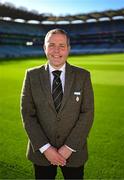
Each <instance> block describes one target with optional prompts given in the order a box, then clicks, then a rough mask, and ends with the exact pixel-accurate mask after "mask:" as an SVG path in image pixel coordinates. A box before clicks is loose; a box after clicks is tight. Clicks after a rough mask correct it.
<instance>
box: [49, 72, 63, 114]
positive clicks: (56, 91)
mask: <svg viewBox="0 0 124 180" xmlns="http://www.w3.org/2000/svg"><path fill="white" fill-rule="evenodd" d="M52 73H53V75H54V79H53V86H52V96H53V101H54V105H55V109H56V112H57V113H58V111H59V109H60V106H61V102H62V97H63V92H62V83H61V79H60V74H61V71H58V70H56V71H53V72H52Z"/></svg>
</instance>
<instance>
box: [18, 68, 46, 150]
mask: <svg viewBox="0 0 124 180" xmlns="http://www.w3.org/2000/svg"><path fill="white" fill-rule="evenodd" d="M33 88H35V87H33ZM36 111H37V110H36V108H35V104H34V101H33V97H32V92H31V83H30V76H29V72H28V71H27V73H26V75H25V79H24V82H23V88H22V93H21V115H22V121H23V125H24V128H25V130H26V132H27V134H28V137H29V139H30V142H31V144H32V147H33V150H34V151H37V150H38V149H39V148H40V147H42V146H43V145H45V144H47V143H48V139H47V137H46V135H45V133H44V132H43V129H42V127H41V125H40V124H39V122H38V118H37V114H36Z"/></svg>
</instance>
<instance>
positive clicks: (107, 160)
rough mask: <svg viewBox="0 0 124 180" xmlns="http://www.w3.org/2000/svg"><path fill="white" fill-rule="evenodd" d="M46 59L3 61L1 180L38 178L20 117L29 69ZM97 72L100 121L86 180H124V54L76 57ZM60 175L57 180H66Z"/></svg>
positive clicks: (75, 61) (0, 80)
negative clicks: (28, 157) (24, 84)
mask: <svg viewBox="0 0 124 180" xmlns="http://www.w3.org/2000/svg"><path fill="white" fill-rule="evenodd" d="M45 62H46V61H45V58H39V59H27V60H25V59H22V60H11V61H7V60H4V61H0V179H33V177H34V176H33V170H32V164H31V163H30V162H29V161H28V160H27V159H26V157H25V153H26V144H27V135H26V133H25V131H24V129H23V127H22V121H21V117H20V107H19V106H20V93H21V87H22V81H23V78H24V73H25V70H26V69H27V68H29V67H34V66H37V65H40V64H43V63H45ZM69 62H70V63H71V64H73V65H77V66H80V67H83V68H85V69H87V70H89V71H90V72H91V77H92V82H93V89H94V95H95V120H94V124H93V127H92V130H91V133H90V136H89V138H88V146H89V160H88V162H87V164H86V166H85V178H86V179H124V103H123V102H124V54H111V55H89V56H70V57H69ZM62 178H63V177H62V174H61V172H60V171H59V170H58V175H57V179H62Z"/></svg>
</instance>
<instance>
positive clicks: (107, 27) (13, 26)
mask: <svg viewBox="0 0 124 180" xmlns="http://www.w3.org/2000/svg"><path fill="white" fill-rule="evenodd" d="M53 28H62V29H64V30H66V31H67V32H68V33H69V35H70V37H71V53H72V54H90V53H114V52H124V20H123V19H119V20H107V21H98V22H85V23H78V24H71V23H70V24H29V23H19V22H14V21H13V22H12V21H5V20H0V58H10V57H26V56H41V55H43V49H42V46H43V39H44V36H45V34H46V33H47V32H48V30H50V29H53Z"/></svg>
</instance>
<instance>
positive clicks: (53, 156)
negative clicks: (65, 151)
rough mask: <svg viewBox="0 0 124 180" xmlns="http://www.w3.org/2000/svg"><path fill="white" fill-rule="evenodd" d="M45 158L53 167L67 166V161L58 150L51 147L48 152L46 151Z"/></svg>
mask: <svg viewBox="0 0 124 180" xmlns="http://www.w3.org/2000/svg"><path fill="white" fill-rule="evenodd" d="M44 155H45V157H46V158H47V159H48V161H50V162H51V164H53V165H57V166H59V165H60V166H65V165H66V159H65V158H64V157H62V156H61V155H60V154H59V153H58V152H57V149H56V148H54V147H52V146H50V147H49V148H48V149H47V150H45V151H44Z"/></svg>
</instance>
